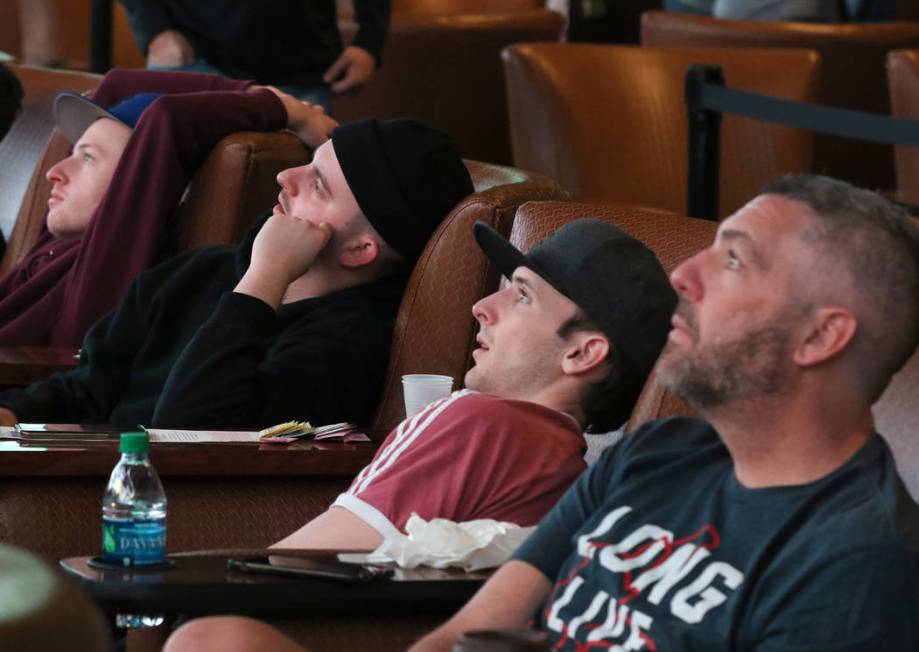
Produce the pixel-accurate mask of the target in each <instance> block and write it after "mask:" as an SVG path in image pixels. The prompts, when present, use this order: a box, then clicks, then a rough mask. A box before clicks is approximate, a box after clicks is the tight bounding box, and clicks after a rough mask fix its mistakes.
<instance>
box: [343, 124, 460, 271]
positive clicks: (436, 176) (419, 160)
mask: <svg viewBox="0 0 919 652" xmlns="http://www.w3.org/2000/svg"><path fill="white" fill-rule="evenodd" d="M332 147H333V148H334V149H335V156H336V157H337V158H338V163H339V165H340V166H341V171H342V173H343V174H344V175H345V180H347V182H348V187H349V188H350V189H351V193H352V194H353V195H354V198H355V199H356V200H357V204H358V206H360V208H361V211H362V212H363V213H364V215H365V216H366V217H367V220H368V221H369V222H370V223H371V224H372V225H373V228H374V229H376V231H377V233H379V234H380V236H381V237H382V238H383V239H384V240H385V241H386V242H387V244H389V246H390V247H392V248H393V249H395V250H396V251H397V252H398V253H399V254H401V255H402V256H403V257H405V258H406V259H407V260H409V261H415V260H416V259H417V258H418V256H419V254H421V250H422V249H424V246H425V245H426V244H427V242H428V240H429V239H430V238H431V236H432V235H433V234H434V230H435V229H436V228H437V227H438V225H439V224H440V223H441V222H442V221H443V219H444V218H445V217H446V216H447V213H449V212H450V211H451V210H452V209H453V207H454V206H456V204H458V203H459V201H460V200H461V199H462V198H463V197H465V196H466V195H469V194H471V193H473V192H474V190H473V187H472V179H471V178H470V177H469V171H468V170H467V169H466V166H465V164H464V163H463V159H462V157H461V156H460V152H459V148H458V147H457V145H456V142H454V140H453V139H452V138H451V137H450V136H448V135H447V134H446V133H444V132H443V131H441V130H439V129H436V128H434V127H432V126H431V125H428V124H425V123H424V122H420V121H418V120H407V119H400V120H376V119H373V118H367V119H364V120H357V121H355V122H349V123H346V124H343V125H341V126H340V127H337V128H336V129H335V130H334V131H332Z"/></svg>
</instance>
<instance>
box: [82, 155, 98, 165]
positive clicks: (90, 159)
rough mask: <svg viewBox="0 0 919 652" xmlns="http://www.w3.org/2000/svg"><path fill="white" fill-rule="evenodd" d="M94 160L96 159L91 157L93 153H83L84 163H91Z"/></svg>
mask: <svg viewBox="0 0 919 652" xmlns="http://www.w3.org/2000/svg"><path fill="white" fill-rule="evenodd" d="M95 160H96V159H94V158H93V155H92V154H83V162H84V163H92V162H93V161H95Z"/></svg>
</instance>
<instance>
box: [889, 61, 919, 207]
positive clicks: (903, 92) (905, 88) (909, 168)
mask: <svg viewBox="0 0 919 652" xmlns="http://www.w3.org/2000/svg"><path fill="white" fill-rule="evenodd" d="M887 83H888V86H889V88H890V111H891V113H892V114H893V115H894V116H895V117H898V118H912V119H913V120H919V50H897V51H895V52H890V53H888V55H887ZM894 155H895V162H896V170H897V190H899V191H901V192H905V193H908V194H909V196H910V197H909V199H913V198H914V197H919V147H907V146H899V147H894ZM913 201H915V200H913Z"/></svg>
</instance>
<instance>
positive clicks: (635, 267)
mask: <svg viewBox="0 0 919 652" xmlns="http://www.w3.org/2000/svg"><path fill="white" fill-rule="evenodd" d="M474 233H475V239H476V242H478V243H479V247H481V248H482V251H483V252H485V255H486V256H488V258H489V259H491V261H492V262H493V263H494V264H495V266H496V267H497V268H498V271H499V272H501V274H502V275H504V276H506V277H508V278H511V275H512V274H513V273H514V270H515V269H517V268H518V267H526V268H528V269H531V270H533V271H534V272H535V273H536V274H538V275H539V276H541V277H542V278H543V279H544V280H545V281H546V282H548V283H549V284H550V285H551V286H552V287H554V288H555V289H556V290H558V291H559V292H561V293H562V294H563V295H565V296H566V297H568V298H569V299H571V300H572V301H573V302H574V303H576V304H577V305H578V307H579V308H580V309H581V310H582V311H584V314H585V315H587V317H588V318H589V319H590V320H591V321H593V322H594V323H595V324H597V326H598V327H599V328H600V330H601V331H602V332H603V333H604V334H605V335H606V336H607V337H609V338H610V344H611V345H612V346H613V348H615V349H616V350H618V351H619V352H620V353H621V354H622V355H623V356H624V357H625V358H626V359H627V360H629V361H630V362H631V363H632V364H633V365H635V368H636V369H638V371H640V372H641V374H642V375H643V376H645V377H646V378H647V376H648V375H649V374H650V373H651V369H652V368H653V367H654V363H655V361H656V360H657V357H658V355H660V352H661V349H662V348H663V346H664V344H665V343H666V341H667V334H668V333H669V332H670V319H671V317H672V315H673V311H674V309H675V308H676V304H677V295H676V292H675V291H674V289H673V287H672V286H671V285H670V281H669V279H668V277H667V273H666V272H665V271H664V268H663V267H662V266H661V264H660V261H659V260H658V259H657V256H655V255H654V253H653V252H652V251H651V250H650V249H648V248H647V247H646V246H645V245H644V244H642V243H641V242H640V241H639V240H636V239H635V238H633V237H632V236H630V235H628V234H627V233H625V232H624V231H622V230H621V229H618V228H616V227H615V226H613V225H612V224H610V223H608V222H604V221H602V220H597V219H580V220H575V221H573V222H569V223H568V224H566V225H565V226H563V227H562V228H560V229H559V230H558V231H556V232H555V233H553V234H552V235H550V236H548V237H547V238H546V239H545V240H543V241H542V243H540V244H539V245H537V246H536V247H534V248H533V249H532V251H530V253H529V254H528V255H527V254H523V253H522V252H520V250H518V249H517V248H516V247H514V245H512V244H511V243H510V242H508V241H507V240H506V239H505V238H504V237H502V236H501V234H499V233H498V232H497V231H495V230H494V229H493V228H491V227H490V226H488V225H487V224H484V223H482V222H477V223H476V225H475V227H474Z"/></svg>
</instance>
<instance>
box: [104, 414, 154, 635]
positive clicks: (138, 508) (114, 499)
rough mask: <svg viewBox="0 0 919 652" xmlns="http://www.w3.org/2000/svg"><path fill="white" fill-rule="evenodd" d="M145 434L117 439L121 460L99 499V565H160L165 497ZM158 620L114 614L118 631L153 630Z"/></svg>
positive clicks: (144, 616)
mask: <svg viewBox="0 0 919 652" xmlns="http://www.w3.org/2000/svg"><path fill="white" fill-rule="evenodd" d="M149 451H150V438H149V437H148V436H147V433H145V432H126V433H123V434H122V435H121V443H120V446H119V452H120V453H121V460H119V462H118V464H116V465H115V468H114V469H113V470H112V475H111V477H110V478H109V481H108V487H107V488H106V489H105V496H104V497H103V499H102V561H103V562H104V563H107V564H115V565H118V566H126V567H130V566H139V567H143V566H150V565H153V564H161V563H163V561H164V559H165V549H166V494H165V493H164V492H163V485H162V484H161V483H160V479H159V476H157V474H156V469H154V468H153V465H152V464H150V459H149V458H148V453H149ZM161 622H162V617H159V616H148V615H129V614H118V616H117V617H116V625H117V626H118V627H153V626H156V625H158V624H159V623H161Z"/></svg>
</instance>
